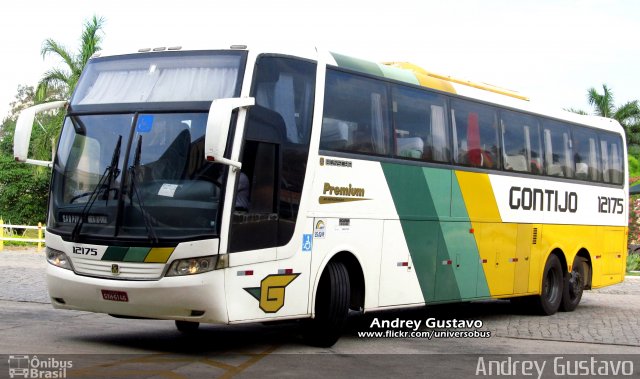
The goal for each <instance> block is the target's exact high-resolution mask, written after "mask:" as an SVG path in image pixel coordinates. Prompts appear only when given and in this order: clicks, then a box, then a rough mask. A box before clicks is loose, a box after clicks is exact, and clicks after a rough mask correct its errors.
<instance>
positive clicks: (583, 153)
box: [572, 127, 602, 181]
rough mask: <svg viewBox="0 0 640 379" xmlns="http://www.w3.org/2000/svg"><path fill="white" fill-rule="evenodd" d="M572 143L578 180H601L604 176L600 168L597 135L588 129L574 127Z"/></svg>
mask: <svg viewBox="0 0 640 379" xmlns="http://www.w3.org/2000/svg"><path fill="white" fill-rule="evenodd" d="M572 141H573V160H574V163H575V177H576V179H582V180H591V181H597V180H600V176H601V175H602V174H601V171H600V169H599V167H598V161H599V157H598V151H597V149H596V146H597V143H596V141H597V135H596V133H595V132H593V131H590V130H589V129H586V128H580V127H574V129H573V140H572Z"/></svg>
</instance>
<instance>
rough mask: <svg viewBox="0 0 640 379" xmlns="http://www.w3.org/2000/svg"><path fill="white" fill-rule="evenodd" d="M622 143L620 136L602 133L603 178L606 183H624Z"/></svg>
mask: <svg viewBox="0 0 640 379" xmlns="http://www.w3.org/2000/svg"><path fill="white" fill-rule="evenodd" d="M621 143H622V142H621V140H620V137H619V136H615V135H613V134H610V133H604V132H601V133H600V153H601V157H602V179H603V181H604V182H605V183H613V184H622V181H623V180H624V172H623V162H622V148H621Z"/></svg>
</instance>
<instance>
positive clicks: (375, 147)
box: [320, 70, 389, 155]
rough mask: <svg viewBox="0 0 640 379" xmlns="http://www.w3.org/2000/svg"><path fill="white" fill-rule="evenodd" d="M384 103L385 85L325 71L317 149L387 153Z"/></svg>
mask: <svg viewBox="0 0 640 379" xmlns="http://www.w3.org/2000/svg"><path fill="white" fill-rule="evenodd" d="M387 104H388V101H387V90H386V85H385V84H383V83H379V82H376V81H375V80H372V79H368V78H364V77H360V76H358V75H354V74H350V73H345V72H341V71H335V70H327V79H326V90H325V106H324V115H323V122H322V132H321V137H320V149H326V150H337V151H346V152H354V153H364V154H374V155H387V154H388V151H389V148H388V145H389V117H388V110H387Z"/></svg>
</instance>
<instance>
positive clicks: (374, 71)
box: [331, 53, 384, 77]
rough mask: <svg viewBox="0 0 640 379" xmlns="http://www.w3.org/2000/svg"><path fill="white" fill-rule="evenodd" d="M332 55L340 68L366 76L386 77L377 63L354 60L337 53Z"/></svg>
mask: <svg viewBox="0 0 640 379" xmlns="http://www.w3.org/2000/svg"><path fill="white" fill-rule="evenodd" d="M331 55H332V56H333V59H335V60H336V63H337V64H338V67H344V68H348V69H351V70H355V71H358V72H362V73H365V74H371V75H376V76H382V77H384V75H383V74H382V70H380V67H379V66H378V64H377V63H373V62H369V61H365V60H363V59H358V58H352V57H348V56H346V55H342V54H337V53H331Z"/></svg>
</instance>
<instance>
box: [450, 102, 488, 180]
mask: <svg viewBox="0 0 640 379" xmlns="http://www.w3.org/2000/svg"><path fill="white" fill-rule="evenodd" d="M451 124H452V127H453V139H454V140H453V157H454V159H455V161H456V162H457V163H460V164H463V165H468V166H472V167H486V168H496V167H498V161H497V159H498V133H497V129H498V128H497V124H498V122H497V117H496V112H495V110H494V109H493V108H491V107H487V106H482V105H479V104H475V103H471V102H468V101H461V100H453V101H452V102H451Z"/></svg>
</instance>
